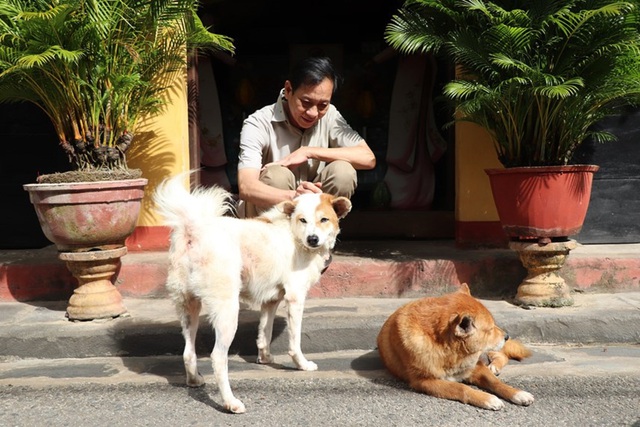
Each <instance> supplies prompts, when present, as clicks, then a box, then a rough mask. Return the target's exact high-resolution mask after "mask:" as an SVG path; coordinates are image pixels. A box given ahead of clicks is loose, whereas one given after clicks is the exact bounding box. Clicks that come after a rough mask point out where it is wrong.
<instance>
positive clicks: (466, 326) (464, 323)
mask: <svg viewBox="0 0 640 427" xmlns="http://www.w3.org/2000/svg"><path fill="white" fill-rule="evenodd" d="M475 330H476V326H475V324H474V322H473V317H471V316H469V315H468V314H465V315H462V316H457V317H456V329H455V334H456V336H457V337H467V336H469V335H471V334H473V333H474V332H475Z"/></svg>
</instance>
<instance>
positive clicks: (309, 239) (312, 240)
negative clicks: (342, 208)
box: [307, 234, 320, 247]
mask: <svg viewBox="0 0 640 427" xmlns="http://www.w3.org/2000/svg"><path fill="white" fill-rule="evenodd" d="M318 242H320V239H319V238H318V236H316V235H315V234H312V235H311V236H309V237H307V243H308V244H309V246H312V247H315V246H318Z"/></svg>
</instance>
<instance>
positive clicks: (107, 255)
mask: <svg viewBox="0 0 640 427" xmlns="http://www.w3.org/2000/svg"><path fill="white" fill-rule="evenodd" d="M126 253H127V248H126V247H124V246H123V247H121V248H117V249H110V250H104V251H91V252H61V253H60V254H59V255H58V257H59V258H60V259H61V260H62V261H65V263H66V264H67V268H69V271H71V274H73V276H74V277H75V278H76V279H78V287H77V288H76V289H75V290H74V291H73V295H72V296H71V298H69V305H68V306H67V317H68V318H69V320H94V319H107V318H114V317H118V316H121V315H123V314H125V313H127V309H126V308H125V307H124V305H123V303H122V295H120V292H119V291H118V289H117V288H116V287H115V286H114V284H113V283H112V282H111V278H112V277H113V275H114V274H115V273H116V271H118V268H120V258H121V257H122V256H124V255H125V254H126Z"/></svg>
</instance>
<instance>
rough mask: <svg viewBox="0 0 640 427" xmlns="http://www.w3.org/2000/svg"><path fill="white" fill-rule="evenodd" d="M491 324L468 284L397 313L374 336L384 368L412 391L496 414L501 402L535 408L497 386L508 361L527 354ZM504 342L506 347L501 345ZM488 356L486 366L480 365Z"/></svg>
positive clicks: (524, 395) (529, 399) (528, 398)
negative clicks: (406, 384) (489, 410)
mask: <svg viewBox="0 0 640 427" xmlns="http://www.w3.org/2000/svg"><path fill="white" fill-rule="evenodd" d="M508 338H509V337H508V335H506V334H505V333H504V331H502V330H501V329H500V328H498V327H497V326H496V325H495V321H494V320H493V316H492V315H491V313H490V312H489V310H487V308H486V307H485V306H484V305H482V304H481V303H480V302H479V301H478V300H476V299H475V298H473V297H472V296H471V294H470V292H469V287H468V286H467V285H466V284H463V285H462V286H461V289H460V290H459V291H458V292H454V293H451V294H448V295H444V296H441V297H433V298H422V299H419V300H416V301H412V302H410V303H408V304H406V305H404V306H402V307H400V308H399V309H398V310H396V311H395V312H394V313H393V314H392V315H391V316H390V317H389V318H388V319H387V321H386V322H385V323H384V325H383V326H382V329H381V330H380V333H379V335H378V351H379V352H380V357H381V358H382V361H383V363H384V365H385V366H386V367H387V369H388V370H389V371H390V372H391V373H392V374H393V375H395V376H396V377H398V378H400V379H402V380H404V381H406V382H407V383H409V385H410V386H411V388H413V389H414V390H417V391H421V392H423V393H426V394H428V395H431V396H434V397H440V398H444V399H451V400H457V401H460V402H463V403H468V404H471V405H474V406H477V407H480V408H485V409H493V410H499V409H502V408H503V407H504V403H503V402H502V400H500V399H499V398H498V397H496V396H494V395H493V394H489V393H485V392H484V391H481V390H477V389H475V388H473V387H470V386H468V385H465V384H462V383H461V382H464V383H468V384H471V385H475V386H477V387H479V388H481V389H484V390H487V391H490V392H491V393H494V394H496V395H497V396H499V397H501V398H503V399H505V400H508V401H510V402H513V403H515V404H518V405H524V406H528V405H530V404H531V403H533V396H532V395H531V394H530V393H528V392H526V391H523V390H518V389H516V388H513V387H511V386H508V385H507V384H505V383H503V382H502V381H500V380H499V379H498V378H497V377H496V376H495V374H494V373H498V372H499V371H500V370H501V369H502V368H503V367H504V365H506V364H507V362H508V360H509V359H516V360H520V359H522V358H524V357H527V356H529V355H530V354H531V353H530V352H529V350H528V349H527V348H526V347H524V346H523V345H522V344H521V343H519V342H517V341H513V340H512V341H507V340H508ZM505 343H506V344H505ZM483 355H486V356H487V357H488V358H489V361H490V365H489V366H487V365H486V364H485V363H483V362H482V361H481V360H480V357H481V356H483Z"/></svg>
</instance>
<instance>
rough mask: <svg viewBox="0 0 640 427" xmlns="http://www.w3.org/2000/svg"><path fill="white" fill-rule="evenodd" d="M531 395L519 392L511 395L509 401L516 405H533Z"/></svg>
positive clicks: (522, 391)
mask: <svg viewBox="0 0 640 427" xmlns="http://www.w3.org/2000/svg"><path fill="white" fill-rule="evenodd" d="M533 400H534V399H533V395H532V394H531V393H529V392H526V391H524V390H520V391H519V392H517V393H516V394H514V395H513V397H512V398H511V401H512V402H513V403H515V404H517V405H522V406H529V405H531V404H532V403H533Z"/></svg>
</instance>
